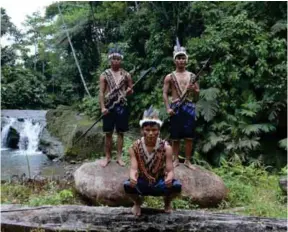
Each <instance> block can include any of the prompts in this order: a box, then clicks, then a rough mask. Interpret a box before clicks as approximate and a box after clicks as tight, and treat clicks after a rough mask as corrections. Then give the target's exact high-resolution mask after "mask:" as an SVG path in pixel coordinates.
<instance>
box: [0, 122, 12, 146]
mask: <svg viewBox="0 0 288 232" xmlns="http://www.w3.org/2000/svg"><path fill="white" fill-rule="evenodd" d="M7 120H8V123H7V124H6V125H5V126H4V127H3V129H2V131H1V148H7V137H8V132H9V130H10V127H11V126H12V125H13V123H14V122H15V121H16V118H7Z"/></svg>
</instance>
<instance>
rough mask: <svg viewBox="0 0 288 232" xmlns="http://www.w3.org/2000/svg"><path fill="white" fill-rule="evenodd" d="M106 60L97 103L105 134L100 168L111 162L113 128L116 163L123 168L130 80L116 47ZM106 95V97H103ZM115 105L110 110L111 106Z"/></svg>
mask: <svg viewBox="0 0 288 232" xmlns="http://www.w3.org/2000/svg"><path fill="white" fill-rule="evenodd" d="M108 59H109V62H110V66H111V68H110V69H107V70H105V71H104V72H103V73H102V74H101V75H100V94H99V101H100V106H101V112H102V114H104V117H103V132H104V133H105V156H106V157H105V159H104V160H103V161H102V163H101V165H102V167H106V166H107V165H108V164H109V162H110V161H111V149H112V134H113V131H114V128H116V132H117V135H118V136H117V163H118V164H119V165H121V166H124V165H125V163H124V162H123V161H122V158H121V156H122V149H123V139H124V132H127V131H128V120H129V109H128V106H127V100H126V98H125V96H126V95H130V94H132V93H133V90H132V85H133V83H132V78H131V76H130V74H129V73H128V72H126V71H125V70H124V69H122V68H121V62H122V59H123V55H122V53H121V51H120V49H119V48H118V47H117V46H116V47H113V48H111V49H110V50H109V53H108ZM105 95H106V96H105ZM113 104H115V106H114V107H113V108H112V110H109V107H111V105H113Z"/></svg>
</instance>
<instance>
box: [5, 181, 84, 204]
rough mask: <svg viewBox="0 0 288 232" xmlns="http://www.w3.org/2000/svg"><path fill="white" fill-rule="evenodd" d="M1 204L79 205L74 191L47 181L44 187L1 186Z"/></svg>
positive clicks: (32, 185) (10, 184) (63, 185)
mask: <svg viewBox="0 0 288 232" xmlns="http://www.w3.org/2000/svg"><path fill="white" fill-rule="evenodd" d="M1 203H5V204H7V203H9V204H11V203H12V204H27V205H31V206H39V205H61V204H79V199H78V198H77V196H76V194H75V191H74V190H73V189H72V188H71V187H70V186H66V185H65V184H59V183H56V182H55V181H48V182H47V183H45V184H44V185H41V184H40V185H38V184H37V183H35V184H33V183H32V184H20V183H15V184H13V183H5V184H2V186H1Z"/></svg>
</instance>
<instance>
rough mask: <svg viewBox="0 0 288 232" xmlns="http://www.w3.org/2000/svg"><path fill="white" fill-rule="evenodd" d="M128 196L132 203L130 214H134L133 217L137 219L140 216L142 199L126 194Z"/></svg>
mask: <svg viewBox="0 0 288 232" xmlns="http://www.w3.org/2000/svg"><path fill="white" fill-rule="evenodd" d="M128 196H129V197H130V198H131V199H132V201H133V203H134V205H133V207H132V209H131V212H132V213H133V214H134V216H136V217H139V216H140V215H141V205H142V203H143V198H142V197H140V196H138V195H134V194H128Z"/></svg>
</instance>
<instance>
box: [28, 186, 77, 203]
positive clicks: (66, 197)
mask: <svg viewBox="0 0 288 232" xmlns="http://www.w3.org/2000/svg"><path fill="white" fill-rule="evenodd" d="M73 198H74V194H73V192H72V191H71V190H68V189H64V190H61V191H60V192H58V193H54V194H53V193H48V194H45V195H43V196H40V197H38V196H30V199H29V202H28V205H31V206H39V205H61V204H69V203H70V202H72V200H73Z"/></svg>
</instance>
